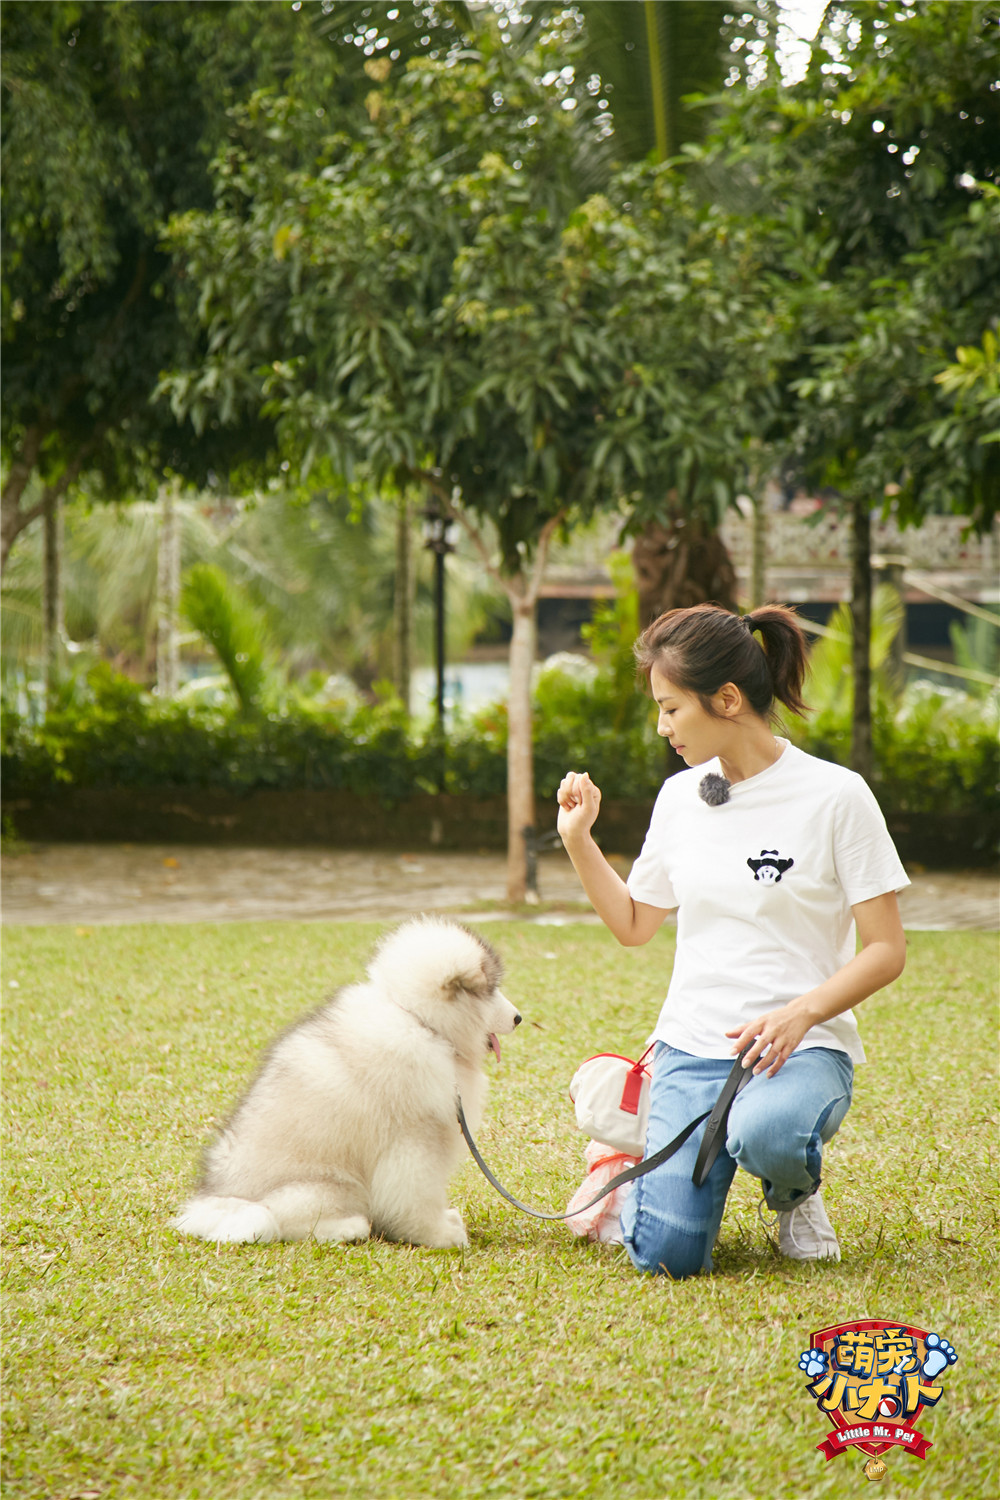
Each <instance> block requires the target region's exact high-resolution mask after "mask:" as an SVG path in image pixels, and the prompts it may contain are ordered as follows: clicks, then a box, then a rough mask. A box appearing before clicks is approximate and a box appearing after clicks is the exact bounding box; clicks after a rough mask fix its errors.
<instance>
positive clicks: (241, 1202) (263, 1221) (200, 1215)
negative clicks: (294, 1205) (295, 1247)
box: [171, 1197, 281, 1245]
mask: <svg viewBox="0 0 1000 1500" xmlns="http://www.w3.org/2000/svg"><path fill="white" fill-rule="evenodd" d="M171 1227H172V1228H173V1229H177V1230H179V1231H180V1233H181V1234H190V1235H193V1236H194V1237H195V1238H196V1239H199V1240H213V1241H215V1243H216V1244H220V1245H268V1244H271V1243H272V1242H273V1241H274V1240H278V1239H280V1238H281V1234H280V1231H279V1229H278V1224H277V1221H276V1219H275V1217H274V1215H273V1214H272V1213H271V1212H270V1210H269V1209H268V1208H266V1207H265V1205H264V1204H263V1203H254V1202H251V1201H249V1200H248V1199H246V1198H213V1197H203V1198H192V1199H191V1200H190V1201H189V1202H188V1203H185V1205H184V1207H183V1208H182V1209H181V1211H180V1213H179V1214H178V1215H177V1217H176V1218H175V1219H173V1220H171Z"/></svg>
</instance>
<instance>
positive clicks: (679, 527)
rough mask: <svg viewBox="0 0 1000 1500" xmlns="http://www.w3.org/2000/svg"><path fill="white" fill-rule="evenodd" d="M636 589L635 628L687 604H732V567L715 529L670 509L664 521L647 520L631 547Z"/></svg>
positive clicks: (734, 572)
mask: <svg viewBox="0 0 1000 1500" xmlns="http://www.w3.org/2000/svg"><path fill="white" fill-rule="evenodd" d="M632 566H633V567H634V568H635V576H636V588H637V590H638V593H639V628H640V629H643V630H644V629H645V627H646V626H647V625H651V624H652V622H653V621H654V620H655V619H657V618H658V617H659V616H660V615H662V614H665V613H666V611H667V610H668V609H687V608H689V607H690V606H691V605H692V604H721V605H723V606H724V608H726V609H735V608H736V570H735V569H734V567H733V565H732V562H731V561H730V557H729V553H728V552H727V551H726V545H725V543H724V542H723V540H722V538H721V536H720V535H719V533H718V532H717V531H714V530H713V529H712V528H711V527H710V526H708V525H707V524H706V523H705V522H704V521H701V520H699V519H697V518H689V517H686V516H683V515H681V513H680V512H679V511H677V510H675V511H673V512H672V513H671V516H670V518H669V522H668V524H667V525H661V524H660V523H659V522H657V521H654V522H651V523H650V524H649V525H648V526H646V527H645V528H644V530H643V531H642V533H641V535H639V536H638V537H637V538H636V540H635V543H634V545H633V547H632Z"/></svg>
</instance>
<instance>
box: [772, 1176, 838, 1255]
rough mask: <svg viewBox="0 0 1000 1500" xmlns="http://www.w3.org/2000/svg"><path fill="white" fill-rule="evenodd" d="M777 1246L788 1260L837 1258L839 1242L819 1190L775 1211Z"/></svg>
mask: <svg viewBox="0 0 1000 1500" xmlns="http://www.w3.org/2000/svg"><path fill="white" fill-rule="evenodd" d="M778 1250H779V1252H780V1254H782V1255H787V1256H788V1257H789V1259H790V1260H839V1259H840V1246H839V1245H838V1243H837V1236H836V1235H835V1234H834V1232H833V1225H832V1224H831V1223H830V1220H829V1219H828V1218H827V1216H826V1209H825V1208H824V1207H823V1200H822V1198H821V1197H820V1195H819V1193H818V1192H817V1193H813V1194H812V1196H811V1197H809V1198H804V1199H803V1200H802V1202H801V1203H799V1204H796V1206H795V1208H793V1209H790V1210H789V1211H788V1213H779V1214H778Z"/></svg>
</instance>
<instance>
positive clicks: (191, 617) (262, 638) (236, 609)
mask: <svg viewBox="0 0 1000 1500" xmlns="http://www.w3.org/2000/svg"><path fill="white" fill-rule="evenodd" d="M181 613H182V614H184V615H185V616H186V617H187V619H188V621H189V623H190V624H191V625H193V626H194V628H195V630H197V631H199V633H200V634H201V635H202V636H203V637H204V638H205V641H206V642H207V643H208V645H209V646H210V647H211V648H212V650H213V651H214V652H215V653H216V655H217V656H218V658H219V661H220V662H221V663H222V665H223V667H224V668H225V671H226V675H227V677H228V678H229V681H230V683H231V685H232V688H233V692H234V693H235V694H236V697H237V698H238V700H239V704H240V708H241V709H242V711H243V713H244V714H249V713H252V712H253V711H254V710H255V709H257V708H259V707H260V700H261V694H262V691H263V688H264V656H265V646H266V640H267V631H266V626H265V624H264V622H263V620H262V619H261V617H260V615H259V614H258V612H257V611H256V610H255V609H254V607H253V605H252V604H251V603H250V602H249V600H248V599H247V598H246V597H245V595H244V594H243V593H242V591H241V590H240V589H238V588H237V587H236V586H235V584H233V583H232V582H231V581H230V580H229V579H228V578H227V577H226V575H225V574H224V573H223V572H222V570H221V568H216V567H213V566H212V565H211V564H210V563H199V564H198V565H197V566H196V567H193V568H191V569H189V570H188V573H187V575H186V576H185V579H184V585H183V588H182V590H181Z"/></svg>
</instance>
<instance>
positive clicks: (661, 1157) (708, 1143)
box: [455, 1042, 753, 1223]
mask: <svg viewBox="0 0 1000 1500" xmlns="http://www.w3.org/2000/svg"><path fill="white" fill-rule="evenodd" d="M750 1046H753V1043H752V1042H751V1043H750ZM747 1051H748V1048H746V1047H744V1049H743V1051H742V1052H741V1053H740V1055H739V1057H738V1058H737V1059H736V1061H735V1062H734V1063H733V1066H732V1068H731V1069H730V1071H729V1076H728V1077H727V1079H726V1081H725V1083H724V1084H723V1085H722V1089H721V1091H720V1093H719V1097H718V1099H717V1100H716V1101H715V1104H714V1106H713V1107H712V1109H710V1110H708V1109H706V1110H705V1112H704V1114H700V1115H699V1116H698V1118H697V1119H696V1120H692V1121H691V1123H690V1125H685V1127H684V1129H683V1130H682V1131H680V1132H679V1134H677V1135H675V1136H674V1138H673V1140H672V1141H670V1142H669V1143H668V1144H667V1145H666V1146H661V1147H660V1149H659V1151H656V1152H654V1153H653V1155H652V1156H647V1157H646V1158H645V1160H643V1161H638V1162H636V1164H635V1166H634V1167H626V1168H625V1170H624V1171H623V1172H619V1173H617V1175H616V1176H614V1177H612V1179H611V1181H610V1182H608V1183H606V1184H605V1186H604V1187H603V1188H602V1189H601V1191H600V1192H599V1193H598V1194H597V1195H596V1197H594V1198H591V1200H590V1202H589V1203H585V1204H583V1206H582V1207H581V1208H575V1209H574V1210H573V1212H572V1213H562V1214H547V1213H542V1212H541V1210H540V1209H537V1208H531V1207H529V1205H528V1204H527V1203H522V1202H521V1200H520V1199H519V1198H515V1197H514V1194H513V1193H509V1192H508V1191H507V1189H506V1188H505V1187H504V1185H503V1183H502V1182H500V1181H499V1179H498V1178H497V1177H495V1176H494V1174H493V1173H492V1172H491V1171H490V1169H489V1167H488V1166H487V1165H486V1162H485V1161H484V1160H483V1157H482V1153H481V1152H480V1150H479V1147H478V1146H477V1145H476V1143H475V1141H474V1140H473V1138H472V1132H471V1131H470V1129H469V1124H468V1121H467V1120H466V1118H465V1110H464V1109H463V1108H462V1100H461V1097H460V1096H459V1095H456V1096H455V1098H456V1105H457V1112H458V1123H459V1127H460V1129H461V1131H462V1134H463V1136H464V1137H465V1144H466V1145H467V1146H468V1148H469V1150H470V1152H471V1153H472V1159H473V1161H474V1162H475V1163H476V1166H477V1167H478V1168H479V1170H480V1171H481V1172H482V1174H483V1176H484V1177H485V1178H486V1180H487V1182H488V1183H489V1184H490V1185H491V1187H494V1188H495V1189H496V1191H497V1192H498V1193H499V1194H500V1196H501V1197H502V1198H506V1199H507V1202H508V1203H512V1204H513V1205H514V1207H515V1208H519V1209H520V1210H521V1212H522V1213H523V1214H530V1215H531V1217H532V1218H533V1219H545V1220H546V1221H547V1222H549V1223H557V1222H559V1221H561V1220H564V1219H575V1218H576V1217H577V1215H578V1214H585V1213H586V1212H587V1211H588V1209H591V1208H593V1207H594V1205H595V1204H596V1203H600V1201H601V1199H602V1198H606V1197H607V1196H608V1194H609V1193H613V1192H614V1190H615V1188H618V1187H621V1186H622V1185H623V1184H624V1183H626V1182H633V1181H634V1180H635V1178H637V1177H645V1175H646V1173H647V1172H653V1171H655V1170H656V1168H657V1167H659V1166H662V1165H663V1163H664V1162H665V1161H669V1159H670V1157H672V1156H674V1155H676V1153H677V1152H678V1151H679V1150H680V1148H681V1147H682V1146H683V1144H684V1142H685V1141H686V1140H687V1138H688V1136H689V1135H691V1134H692V1132H693V1131H695V1130H697V1128H698V1126H699V1125H700V1124H701V1123H702V1121H703V1120H707V1121H708V1124H707V1125H706V1127H705V1134H704V1136H703V1138H702V1142H701V1147H700V1148H699V1151H698V1159H697V1161H696V1162H695V1167H694V1171H693V1172H692V1174H691V1179H692V1181H693V1182H694V1184H695V1186H696V1187H702V1186H703V1184H704V1182H705V1178H706V1177H707V1176H708V1174H709V1172H710V1171H711V1168H712V1165H713V1163H714V1161H715V1158H716V1157H717V1156H718V1154H719V1151H720V1150H721V1148H722V1143H723V1141H724V1140H725V1124H726V1120H727V1119H728V1117H729V1109H730V1106H731V1105H732V1102H733V1100H734V1099H735V1098H736V1095H737V1094H738V1093H739V1091H740V1089H741V1088H743V1086H744V1084H746V1083H748V1082H749V1080H750V1078H751V1076H752V1074H751V1070H750V1069H749V1068H744V1067H743V1057H744V1054H745V1053H746V1052H747Z"/></svg>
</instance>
